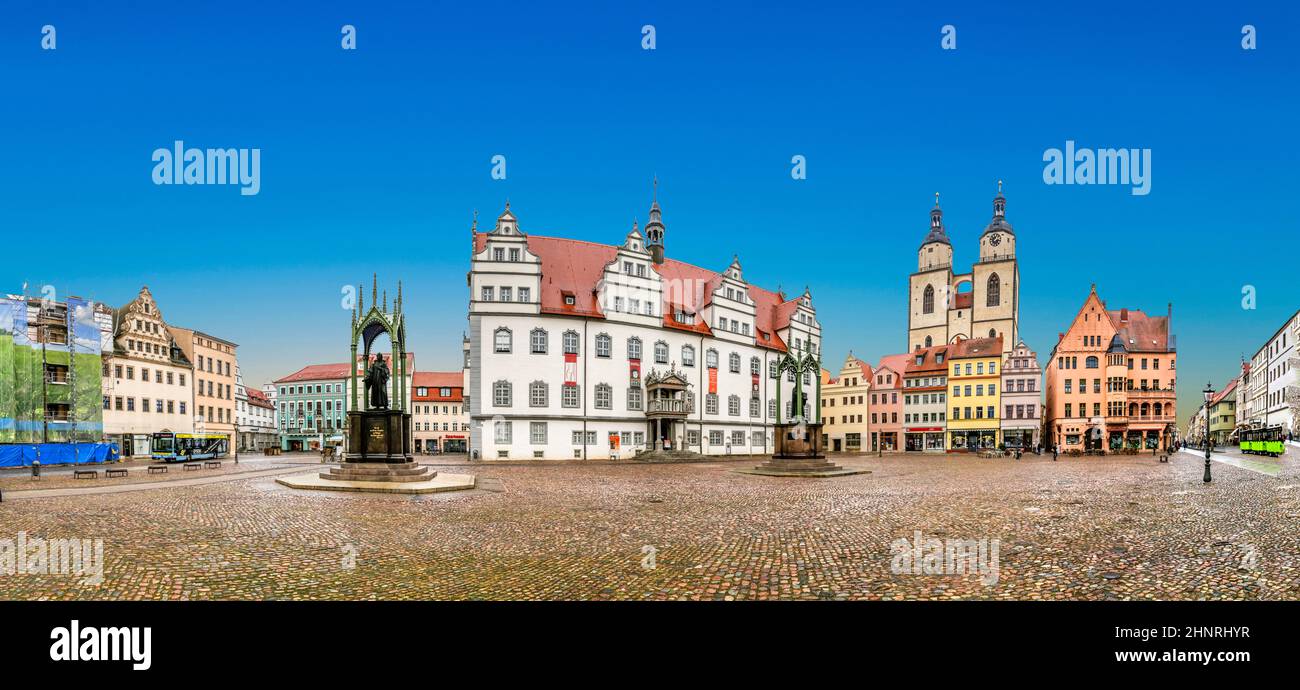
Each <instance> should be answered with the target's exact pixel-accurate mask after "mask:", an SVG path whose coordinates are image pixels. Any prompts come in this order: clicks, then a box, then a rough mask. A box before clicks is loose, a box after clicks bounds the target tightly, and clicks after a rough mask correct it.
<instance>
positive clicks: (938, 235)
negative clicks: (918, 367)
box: [907, 192, 953, 352]
mask: <svg viewBox="0 0 1300 690" xmlns="http://www.w3.org/2000/svg"><path fill="white" fill-rule="evenodd" d="M952 282H953V281H952V242H950V241H949V240H948V233H947V231H946V230H945V229H944V227H943V209H941V208H940V207H939V194H938V193H937V192H936V193H935V195H934V208H933V209H931V211H930V232H929V234H927V235H926V236H925V239H924V240H923V241H922V242H921V248H920V249H919V250H917V255H916V272H915V273H913V274H912V275H911V276H909V277H908V305H907V310H908V312H907V351H908V352H911V351H913V350H916V349H917V348H921V347H930V346H932V345H943V344H945V343H947V342H948V307H949V295H950V293H951V291H952Z"/></svg>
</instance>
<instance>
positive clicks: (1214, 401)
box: [1210, 378, 1237, 407]
mask: <svg viewBox="0 0 1300 690" xmlns="http://www.w3.org/2000/svg"><path fill="white" fill-rule="evenodd" d="M1236 389H1237V379H1236V378H1234V379H1232V380H1231V381H1229V382H1228V385H1226V386H1224V387H1223V390H1221V391H1219V392H1218V393H1215V394H1214V397H1212V398H1210V407H1214V406H1215V405H1218V404H1219V403H1220V402H1221V401H1222V400H1223V399H1224V398H1226V397H1228V394H1229V393H1231V392H1233V391H1234V390H1236Z"/></svg>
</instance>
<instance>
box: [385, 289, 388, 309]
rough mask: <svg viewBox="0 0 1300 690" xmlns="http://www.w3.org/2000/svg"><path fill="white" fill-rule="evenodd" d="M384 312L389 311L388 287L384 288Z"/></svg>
mask: <svg viewBox="0 0 1300 690" xmlns="http://www.w3.org/2000/svg"><path fill="white" fill-rule="evenodd" d="M384 313H388V288H384Z"/></svg>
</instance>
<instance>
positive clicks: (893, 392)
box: [868, 353, 909, 451]
mask: <svg viewBox="0 0 1300 690" xmlns="http://www.w3.org/2000/svg"><path fill="white" fill-rule="evenodd" d="M908 359H909V356H908V355H907V354H906V353H904V354H901V355H885V356H884V357H882V358H880V364H879V366H877V367H876V370H875V372H874V376H873V377H872V379H871V405H870V408H869V409H870V410H871V417H870V419H871V422H870V425H869V427H868V428H869V429H870V430H871V450H873V451H874V450H884V451H896V450H902V449H903V371H904V370H906V369H907V362H908Z"/></svg>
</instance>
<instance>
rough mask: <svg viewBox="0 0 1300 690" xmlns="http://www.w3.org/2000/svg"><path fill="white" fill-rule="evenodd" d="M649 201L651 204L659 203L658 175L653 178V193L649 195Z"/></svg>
mask: <svg viewBox="0 0 1300 690" xmlns="http://www.w3.org/2000/svg"><path fill="white" fill-rule="evenodd" d="M650 201H651V202H652V203H653V202H655V201H659V174H658V173H656V174H655V176H654V192H653V193H652V194H651V195H650Z"/></svg>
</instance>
